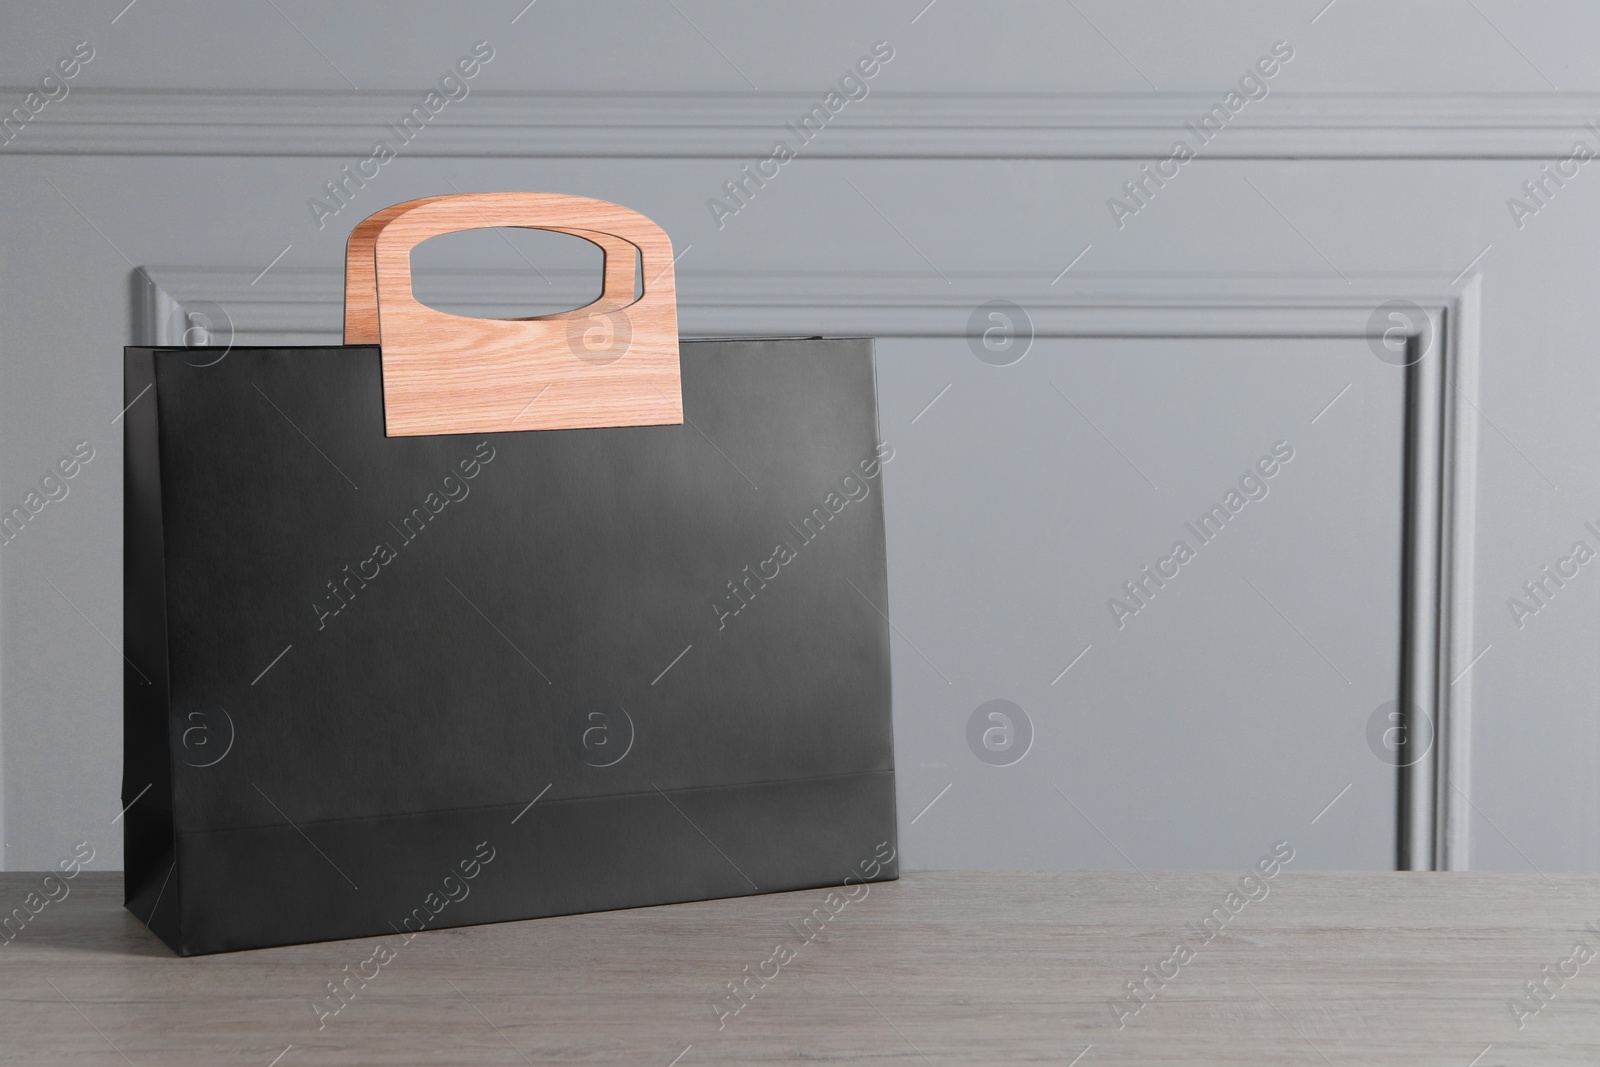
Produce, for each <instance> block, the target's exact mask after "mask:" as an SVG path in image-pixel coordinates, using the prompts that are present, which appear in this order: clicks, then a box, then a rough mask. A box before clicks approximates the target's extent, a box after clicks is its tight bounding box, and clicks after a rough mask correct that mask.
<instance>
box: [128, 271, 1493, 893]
mask: <svg viewBox="0 0 1600 1067" xmlns="http://www.w3.org/2000/svg"><path fill="white" fill-rule="evenodd" d="M256 276H257V272H256V271H255V269H254V268H251V267H243V266H236V267H229V268H199V267H157V266H153V267H146V268H142V269H141V270H140V271H139V272H137V274H136V277H135V285H136V288H137V290H138V292H137V293H136V299H135V308H136V309H137V310H138V315H139V319H140V321H139V322H138V323H136V333H135V336H137V337H139V338H140V339H141V343H145V344H175V343H179V342H180V339H181V337H182V335H183V332H184V330H185V329H186V328H187V327H188V326H190V325H194V324H196V323H203V324H204V326H205V327H206V329H208V330H211V331H217V330H220V331H222V332H221V334H220V335H218V336H215V337H212V338H209V343H214V344H219V343H227V342H228V341H229V340H231V342H232V343H234V344H338V343H339V340H340V330H341V321H342V310H343V290H342V274H341V272H339V271H337V270H334V269H314V268H301V269H283V270H279V271H274V272H273V273H272V275H271V276H269V277H270V278H271V284H267V279H262V280H261V281H260V282H259V283H257V284H252V278H253V277H256ZM1479 283H1480V276H1479V275H1477V274H1471V275H1468V276H1466V277H1465V278H1459V279H1454V280H1450V279H1446V278H1445V277H1444V276H1442V275H1441V276H1438V277H1433V276H1418V275H1408V274H1395V275H1361V276H1357V277H1353V278H1351V279H1350V281H1349V283H1348V284H1346V283H1344V282H1342V281H1340V282H1334V281H1330V280H1329V279H1327V278H1324V277H1318V276H1304V277H1300V276H1286V275H1274V276H1263V275H1224V276H1168V277H1161V276H1139V277H1134V276H1112V275H1098V276H1097V275H1090V274H1083V275H1074V276H1073V278H1072V280H1071V281H1070V283H1069V282H1067V281H1066V280H1065V279H1063V280H1062V282H1061V283H1060V284H1057V285H1052V284H1051V283H1050V280H1049V279H1047V278H1044V277H1043V276H1038V277H1035V276H1032V275H1020V274H976V273H972V274H952V275H950V277H949V281H948V282H945V281H944V280H943V279H941V278H938V277H931V278H930V277H929V276H927V275H923V274H885V273H859V274H849V273H840V272H817V273H799V272H779V271H768V272H749V271H741V272H725V273H710V272H705V273H695V274H689V273H685V274H683V275H681V276H680V277H679V279H678V295H679V322H680V326H681V328H682V332H683V333H684V334H685V335H686V336H695V335H700V336H715V335H734V336H739V335H744V336H748V335H751V334H755V335H784V334H801V335H806V334H818V333H820V334H825V335H857V336H862V335H865V336H873V337H962V336H964V335H965V333H966V330H967V328H968V327H967V323H968V318H969V316H970V315H971V314H972V311H973V309H974V308H975V307H977V305H979V304H981V303H983V302H985V301H987V300H992V299H996V298H1001V299H1007V300H1011V301H1012V302H1014V303H1016V304H1017V305H1019V306H1020V307H1022V308H1023V309H1025V311H1026V312H1027V315H1028V317H1029V319H1030V320H1031V322H1032V327H1033V331H1034V335H1035V336H1037V337H1175V338H1192V337H1251V338H1274V337H1280V338H1313V337H1323V338H1329V337H1332V338H1338V337H1343V338H1366V337H1367V336H1368V332H1369V331H1370V330H1371V329H1372V326H1371V322H1372V319H1373V315H1374V309H1375V308H1377V307H1378V306H1379V305H1381V304H1384V303H1385V302H1388V301H1392V300H1407V301H1410V302H1412V303H1413V304H1415V305H1417V306H1418V308H1420V309H1422V310H1423V311H1424V312H1425V314H1426V317H1427V323H1426V325H1427V336H1428V337H1429V338H1431V339H1432V340H1431V342H1430V347H1429V348H1428V350H1427V352H1426V354H1425V355H1424V356H1423V357H1422V358H1421V359H1419V360H1418V361H1417V362H1416V363H1414V364H1413V365H1412V366H1411V367H1410V368H1409V370H1408V371H1407V374H1408V378H1407V389H1406V404H1405V411H1406V416H1405V417H1406V427H1405V436H1404V439H1405V442H1406V456H1405V469H1406V472H1407V473H1406V482H1405V484H1406V499H1405V506H1404V516H1405V518H1404V522H1405V527H1406V529H1405V538H1404V541H1403V544H1404V546H1405V548H1404V579H1403V583H1402V601H1403V603H1402V611H1401V616H1402V618H1401V633H1402V647H1401V653H1400V660H1401V690H1402V699H1403V700H1406V701H1409V702H1410V703H1411V704H1413V705H1415V706H1417V707H1419V708H1421V709H1423V711H1424V713H1425V714H1427V715H1428V716H1429V717H1430V718H1431V720H1432V723H1433V731H1432V735H1433V740H1432V743H1431V747H1429V748H1428V749H1427V750H1425V751H1423V752H1421V753H1412V754H1408V755H1407V759H1408V760H1414V763H1413V765H1412V766H1410V767H1407V768H1405V769H1403V770H1402V771H1400V776H1399V790H1400V805H1399V825H1398V827H1397V840H1398V846H1399V855H1398V857H1397V863H1398V865H1399V866H1400V867H1402V868H1405V869H1413V870H1427V869H1439V870H1465V869H1467V868H1468V866H1469V864H1470V854H1469V844H1470V839H1469V829H1470V820H1469V818H1468V816H1469V814H1470V803H1471V802H1470V800H1469V799H1468V797H1469V796H1470V793H1471V789H1470V781H1469V776H1470V750H1471V687H1470V686H1464V687H1462V688H1461V689H1460V690H1457V689H1456V687H1455V686H1454V685H1453V684H1452V682H1453V680H1454V679H1455V678H1456V677H1457V676H1458V673H1459V672H1460V671H1462V670H1463V669H1464V668H1465V666H1466V665H1468V664H1469V663H1470V662H1471V660H1472V657H1473V656H1474V655H1475V651H1476V650H1474V649H1473V647H1472V642H1473V636H1472V635H1473V619H1472V606H1473V597H1472V584H1473V566H1472V562H1473V543H1472V542H1473V536H1472V535H1473V527H1474V523H1475V521H1476V519H1475V510H1474V509H1475V507H1476V492H1475V486H1476V482H1477V460H1476V457H1477V438H1476V425H1477V424H1476V418H1475V417H1473V415H1472V413H1473V412H1474V411H1475V410H1476V391H1477V364H1478V302H1479V287H1480V286H1479ZM433 284H434V287H435V288H434V291H436V292H438V293H439V294H440V299H441V302H442V303H444V304H445V306H447V307H449V309H450V310H452V311H455V312H457V313H458V314H469V315H515V314H526V313H527V311H526V306H525V305H519V301H524V300H527V299H528V294H530V293H537V294H539V299H541V300H560V301H566V302H568V303H570V304H572V305H576V304H578V303H581V302H582V301H583V300H584V299H591V298H592V297H593V296H594V295H595V294H594V292H593V289H594V279H593V278H592V277H590V276H589V275H587V274H582V273H579V272H570V273H556V274H553V275H552V276H551V279H550V282H549V284H548V285H546V284H544V283H535V282H534V280H533V279H532V278H531V277H530V276H521V277H519V276H517V275H516V274H514V273H507V272H504V271H487V270H455V271H443V272H438V273H437V274H435V275H434V278H433ZM197 315H198V316H200V317H199V318H196V317H195V316H197ZM1416 325H1417V328H1418V330H1417V335H1419V336H1420V335H1421V332H1422V326H1423V324H1422V323H1421V322H1418V323H1417V324H1416ZM1460 400H1465V401H1466V406H1463V405H1462V404H1460V403H1458V401H1460ZM1463 411H1464V412H1465V414H1463V413H1462V412H1463Z"/></svg>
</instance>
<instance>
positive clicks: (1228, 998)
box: [0, 871, 1600, 1067]
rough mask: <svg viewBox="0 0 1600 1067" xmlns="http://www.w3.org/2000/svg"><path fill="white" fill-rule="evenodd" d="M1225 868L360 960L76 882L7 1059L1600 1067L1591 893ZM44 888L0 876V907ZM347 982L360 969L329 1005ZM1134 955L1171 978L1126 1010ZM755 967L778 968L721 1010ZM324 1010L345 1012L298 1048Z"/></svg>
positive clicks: (819, 897)
mask: <svg viewBox="0 0 1600 1067" xmlns="http://www.w3.org/2000/svg"><path fill="white" fill-rule="evenodd" d="M1239 875H1240V872H1149V874H1148V881H1147V880H1146V877H1145V876H1143V875H1140V874H1137V873H1128V874H1124V873H1108V872H1067V873H1039V872H944V873H926V872H925V873H915V874H910V875H908V876H906V877H905V878H903V879H902V880H901V881H899V882H897V883H884V884H880V885H876V886H873V887H871V891H870V893H869V895H868V896H866V897H865V898H864V899H860V900H857V901H854V902H851V903H848V904H844V905H839V904H838V903H837V901H836V902H835V904H834V910H836V911H837V914H831V913H830V912H829V911H828V910H827V909H824V910H823V911H822V912H820V913H819V914H820V915H821V916H829V917H828V919H827V921H826V923H825V924H824V923H822V922H821V920H820V919H813V924H812V928H811V929H813V930H816V929H818V928H819V927H820V933H819V934H817V935H816V938H815V939H814V940H811V941H804V940H802V938H803V937H805V936H806V932H805V931H804V930H803V929H798V927H799V924H800V923H801V922H802V920H804V919H805V918H806V917H807V916H808V915H812V914H813V909H815V908H818V907H820V906H821V904H822V901H823V899H824V896H825V894H824V892H822V891H814V892H806V893H788V894H779V895H773V896H761V897H747V898H744V899H741V900H727V901H712V902H708V903H700V904H682V905H676V906H672V907H662V908H647V909H641V910H638V911H623V912H610V913H605V914H599V915H585V916H573V917H569V918H558V919H543V920H538V921H534V922H522V923H505V924H502V925H497V926H484V927H475V928H470V929H461V930H441V931H436V932H429V933H424V934H421V935H419V936H417V937H416V938H415V939H414V940H413V941H411V942H410V943H407V944H401V943H400V940H399V938H398V937H391V938H388V939H386V940H387V941H388V943H389V945H390V950H391V951H392V953H393V958H392V959H389V960H388V962H387V963H385V964H383V965H382V966H381V967H380V966H376V965H369V966H367V967H366V968H361V967H360V965H361V964H362V963H363V961H366V960H368V959H369V958H371V957H372V956H373V954H374V950H375V948H376V945H377V941H376V940H366V941H341V942H333V943H326V944H319V945H307V946H301V947H295V948H281V949H267V950H262V951H255V952H239V953H233V954H229V955H220V956H205V957H197V958H193V959H179V958H177V957H175V956H173V955H172V954H171V953H170V952H169V951H168V950H167V948H166V947H165V946H163V945H162V944H161V943H159V942H158V941H157V940H156V939H155V937H154V936H152V935H151V934H150V933H149V932H148V931H146V930H145V929H144V927H143V926H141V925H140V924H139V922H138V921H137V920H136V919H134V918H133V917H132V916H131V915H129V914H127V913H126V912H125V911H123V910H122V907H121V903H120V901H121V895H122V887H121V876H120V875H117V874H102V873H85V874H83V875H81V876H80V877H79V878H78V879H77V880H76V881H74V882H73V883H72V889H71V893H70V895H69V896H68V897H67V898H66V899H64V900H62V901H61V902H60V903H54V904H50V905H48V906H46V907H45V908H44V909H43V910H41V911H40V912H39V914H37V915H36V916H34V917H33V918H32V920H31V921H30V922H29V923H28V924H27V926H25V927H24V928H23V930H22V932H21V933H20V934H19V935H18V936H17V937H16V938H15V940H13V941H11V942H10V943H9V944H8V945H6V946H5V947H3V948H0V1062H7V1063H10V1062H16V1063H26V1064H56V1063H62V1064H126V1063H132V1064H138V1065H140V1067H144V1065H180V1064H206V1065H215V1064H252V1065H256V1067H268V1065H271V1064H276V1065H278V1067H298V1065H301V1064H367V1063H372V1064H421V1065H429V1067H433V1065H439V1064H452V1065H454V1064H519V1063H528V1064H540V1065H544V1064H574V1065H579V1064H581V1065H597V1064H639V1065H643V1067H669V1065H672V1064H676V1065H677V1067H700V1065H702V1064H756V1063H773V1062H785V1063H817V1062H821V1063H829V1064H869V1063H870V1064H874V1065H880V1067H891V1065H900V1064H904V1065H913V1064H917V1065H927V1067H943V1065H945V1064H1013V1063H1015V1064H1059V1065H1061V1067H1067V1065H1069V1064H1074V1063H1075V1064H1077V1067H1099V1065H1101V1064H1228V1065H1230V1067H1232V1065H1238V1064H1308V1065H1317V1067H1344V1065H1346V1064H1350V1065H1356V1064H1376V1063H1384V1064H1391V1063H1392V1064H1407V1065H1432V1064H1438V1065H1441V1067H1493V1065H1498V1064H1530V1065H1532V1064H1537V1065H1540V1067H1552V1065H1558V1064H1584V1065H1590V1067H1592V1065H1594V1064H1600V959H1596V960H1593V961H1590V960H1589V959H1587V958H1586V956H1587V953H1580V954H1578V955H1577V956H1575V954H1574V945H1575V943H1579V942H1582V943H1583V944H1584V945H1585V946H1586V947H1589V948H1593V949H1595V950H1596V951H1600V934H1596V933H1595V932H1593V931H1592V930H1589V929H1586V928H1585V924H1586V923H1595V924H1596V928H1597V929H1600V876H1596V875H1569V874H1557V875H1552V876H1551V877H1550V878H1549V879H1545V878H1543V877H1541V876H1539V875H1509V874H1343V873H1341V874H1333V873H1315V872H1292V871H1285V872H1283V873H1281V874H1279V875H1278V876H1277V877H1276V878H1275V879H1273V880H1272V881H1271V882H1270V883H1268V884H1267V890H1268V891H1267V894H1266V896H1264V897H1261V898H1260V899H1256V900H1251V901H1249V902H1248V903H1245V904H1243V905H1242V906H1241V905H1238V904H1237V902H1238V901H1239V900H1240V899H1242V898H1235V906H1236V908H1237V913H1236V914H1235V913H1232V912H1229V911H1228V910H1227V895H1228V893H1229V891H1230V890H1233V889H1235V888H1236V887H1237V883H1238V880H1239ZM41 877H42V876H39V875H33V874H22V873H9V874H3V875H0V904H3V906H4V908H5V909H7V910H9V909H10V908H11V907H13V906H14V905H17V904H19V903H20V902H21V901H22V899H23V898H24V897H25V896H26V895H27V894H28V893H29V892H30V891H32V890H34V889H35V888H36V887H37V886H38V885H39V883H40V880H41ZM1255 892H1256V894H1257V895H1259V890H1255ZM1215 908H1223V909H1224V910H1223V912H1222V914H1224V915H1227V916H1228V918H1227V921H1226V923H1225V924H1223V923H1222V922H1221V921H1220V920H1216V919H1213V925H1217V926H1220V927H1221V932H1220V933H1218V934H1216V935H1215V936H1213V937H1212V938H1211V939H1210V940H1209V941H1205V940H1203V938H1202V937H1201V936H1199V935H1197V934H1196V933H1195V932H1194V931H1192V930H1191V929H1190V928H1189V926H1188V924H1191V923H1193V924H1195V925H1196V926H1198V925H1199V924H1200V922H1201V920H1202V919H1204V918H1205V917H1206V916H1207V915H1208V914H1212V913H1213V909H1215ZM1181 938H1187V939H1188V940H1187V943H1188V944H1189V945H1190V946H1194V945H1198V946H1199V947H1198V948H1191V949H1190V950H1189V951H1190V953H1191V955H1190V956H1189V957H1188V958H1186V959H1185V958H1182V957H1181V954H1180V957H1179V958H1178V959H1176V960H1175V961H1174V962H1170V963H1168V962H1164V961H1167V960H1169V959H1172V958H1173V957H1174V952H1173V950H1174V947H1175V945H1176V944H1177V942H1178V941H1179V940H1180V939H1181ZM779 943H783V944H784V945H785V946H787V947H788V948H789V949H790V950H791V951H792V952H793V955H792V957H791V958H787V959H786V960H785V961H784V962H781V963H779V962H768V961H769V960H773V959H774V952H773V950H774V948H775V947H776V946H777V944H779ZM778 958H780V959H782V958H783V957H782V956H781V955H780V957H778ZM347 965H348V966H349V967H350V968H351V972H355V971H357V970H365V971H366V973H369V974H370V973H372V971H373V970H374V969H376V971H377V974H376V977H373V978H371V980H369V981H367V982H366V983H365V985H364V987H360V988H358V989H357V991H356V992H355V993H353V994H348V995H347V996H348V997H349V999H348V1002H347V1003H345V1002H342V1001H337V1000H332V999H328V998H329V993H328V987H327V983H329V982H330V981H336V980H338V979H340V978H342V977H344V975H345V974H346V973H347V972H345V971H344V968H345V967H346V966H347ZM1146 965H1148V966H1149V967H1150V969H1151V972H1152V973H1158V974H1161V973H1164V974H1166V975H1175V976H1173V977H1170V978H1167V979H1165V980H1164V981H1163V980H1162V979H1160V978H1157V979H1152V980H1150V981H1149V982H1148V987H1149V988H1151V989H1153V990H1154V992H1151V993H1146V994H1145V999H1146V1000H1148V1003H1142V1006H1140V1008H1139V1011H1138V1012H1137V1014H1132V1007H1131V1006H1134V1005H1141V1001H1138V1000H1134V999H1132V998H1131V997H1129V995H1128V991H1127V983H1128V982H1130V981H1134V980H1139V979H1142V978H1144V974H1143V972H1142V970H1141V969H1142V968H1143V967H1145V966H1146ZM1546 965H1549V967H1550V970H1549V971H1548V972H1545V971H1543V968H1545V967H1546ZM746 967H748V968H749V970H748V972H747V971H746V970H745V968H746ZM746 974H754V975H762V974H764V975H767V976H770V977H768V978H767V980H766V981H765V984H764V987H763V985H762V984H761V980H760V978H756V979H752V980H751V982H750V983H749V986H748V988H750V989H752V990H755V992H754V993H753V994H751V995H750V999H749V1000H748V1001H743V1000H736V999H734V998H733V996H732V995H731V994H730V993H729V991H728V988H727V983H730V982H734V981H737V980H741V979H743V978H744V977H745V976H746ZM1547 975H1554V976H1555V977H1553V978H1552V977H1547ZM1541 980H1542V981H1543V982H1544V984H1545V987H1546V988H1547V989H1548V990H1549V991H1550V992H1549V993H1548V994H1546V995H1544V996H1543V998H1542V1000H1543V1002H1542V1003H1541V1002H1540V1001H1538V1000H1533V999H1526V997H1527V990H1526V988H1525V983H1529V982H1538V981H1541ZM351 986H352V988H354V987H355V983H354V982H352V983H351ZM1119 998H1120V999H1119ZM1514 999H1521V1001H1522V1003H1523V1004H1524V1006H1525V1009H1526V1010H1525V1011H1524V1013H1523V1014H1522V1016H1521V1018H1520V1020H1519V1019H1518V1017H1517V1015H1516V1014H1514V1013H1513V1011H1512V1010H1511V1008H1510V1007H1509V1006H1508V1002H1510V1001H1512V1000H1514ZM1114 1000H1117V1001H1119V1002H1120V1003H1121V1004H1122V1005H1123V1009H1122V1010H1123V1015H1122V1018H1121V1020H1120V1021H1121V1023H1122V1025H1121V1027H1120V1028H1119V1026H1118V1021H1119V1020H1118V1014H1117V1013H1116V1012H1114V1011H1113V1010H1112V1008H1111V1007H1110V1006H1109V1003H1110V1002H1112V1001H1114ZM315 1002H323V1003H324V1005H325V1006H324V1010H325V1011H326V1010H328V1006H330V1005H338V1004H340V1003H343V1008H342V1009H341V1010H340V1011H339V1012H338V1014H331V1015H327V1016H326V1017H322V1018H320V1022H321V1026H320V1028H319V1014H318V1012H317V1010H316V1009H315V1008H314V1007H313V1004H314V1003H315ZM718 1003H720V1004H721V1005H722V1010H723V1011H724V1012H731V1010H732V1008H733V1007H735V1006H739V1005H742V1007H741V1008H740V1010H739V1012H738V1014H736V1015H728V1016H726V1017H725V1018H723V1019H722V1020H721V1025H720V1027H719V1019H718V1012H717V1010H716V1008H714V1004H718ZM1534 1008H1537V1010H1536V1011H1535V1010H1534ZM1519 1021H1520V1024H1521V1025H1520V1028H1519Z"/></svg>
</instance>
